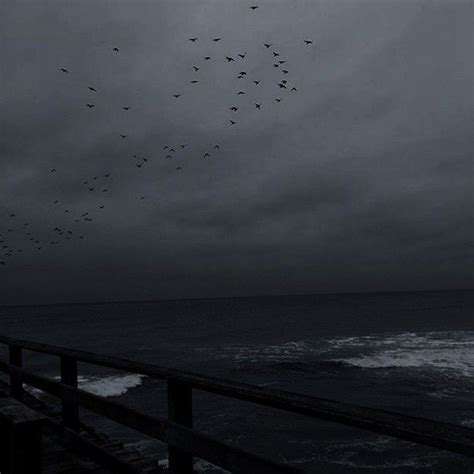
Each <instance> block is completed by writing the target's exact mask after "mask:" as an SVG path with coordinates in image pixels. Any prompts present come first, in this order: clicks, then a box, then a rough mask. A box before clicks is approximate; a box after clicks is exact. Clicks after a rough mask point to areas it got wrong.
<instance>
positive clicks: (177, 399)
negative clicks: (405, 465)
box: [0, 336, 474, 473]
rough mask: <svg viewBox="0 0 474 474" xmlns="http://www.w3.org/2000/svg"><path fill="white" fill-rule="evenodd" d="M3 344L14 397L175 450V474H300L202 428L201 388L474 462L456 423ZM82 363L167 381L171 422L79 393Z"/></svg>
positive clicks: (466, 433) (471, 438) (32, 345)
mask: <svg viewBox="0 0 474 474" xmlns="http://www.w3.org/2000/svg"><path fill="white" fill-rule="evenodd" d="M0 343H3V344H6V345H7V346H8V348H9V361H0V372H4V373H5V374H8V375H9V376H10V387H11V395H12V396H13V397H14V398H16V399H18V400H21V399H22V396H23V388H22V385H23V384H24V383H26V384H28V385H31V386H33V387H36V388H39V389H41V390H43V391H45V392H48V393H49V394H51V395H53V396H56V397H58V398H60V399H61V400H62V414H63V423H64V425H65V427H66V428H67V429H68V430H70V431H71V430H76V429H77V427H78V426H79V415H78V407H79V406H80V407H83V408H86V409H88V410H90V411H92V412H95V413H97V414H99V415H102V416H105V417H107V418H109V419H112V420H114V421H116V422H118V423H121V424H122V425H125V426H127V427H129V428H132V429H134V430H137V431H139V432H142V433H144V434H146V435H148V436H151V437H154V438H156V439H158V440H160V441H162V442H164V443H166V444H167V445H168V448H169V464H170V470H171V471H172V472H175V473H190V472H192V470H193V467H192V466H193V457H198V458H201V459H205V460H206V461H209V462H211V463H213V464H215V465H217V466H220V467H222V468H224V469H227V470H229V471H231V472H245V473H259V472H262V473H263V472H265V473H273V472H274V473H279V472H282V473H283V472H297V470H296V469H293V468H290V467H289V466H286V465H280V464H277V463H274V462H272V461H269V460H266V459H263V458H261V457H260V456H257V455H255V454H252V453H248V452H246V451H243V450H241V449H238V448H236V447H234V446H230V445H228V444H225V443H223V442H221V441H218V440H215V439H212V438H210V437H209V436H207V435H205V434H202V433H200V432H198V431H196V430H194V429H193V406H192V394H193V390H201V391H205V392H210V393H214V394H219V395H223V396H226V397H230V398H233V399H237V400H245V401H248V402H253V403H257V404H259V405H263V406H266V407H270V408H276V409H280V410H284V411H287V412H292V413H298V414H302V415H306V416H308V417H312V418H318V419H322V420H327V421H333V422H337V423H342V424H344V425H347V426H351V427H356V428H361V429H363V430H367V431H371V432H374V433H378V434H383V435H387V436H391V437H395V438H398V439H402V440H406V441H412V442H415V443H420V444H423V445H427V446H431V447H434V448H438V449H443V450H447V451H451V452H454V453H458V454H462V455H465V456H469V457H474V430H473V429H470V428H466V427H462V426H457V425H454V424H450V423H444V422H438V421H432V420H428V419H424V418H418V417H412V416H407V415H402V414H399V413H394V412H389V411H384V410H377V409H372V408H367V407H362V406H358V405H353V404H349V403H343V402H338V401H334V400H328V399H324V398H317V397H310V396H306V395H300V394H297V393H291V392H287V391H281V390H274V389H269V388H263V387H258V386H255V385H250V384H245V383H238V382H233V381H229V380H225V379H222V378H217V377H210V376H204V375H200V374H197V373H193V372H188V371H184V370H178V369H172V368H168V367H162V366H158V365H154V364H145V363H141V362H136V361H132V360H127V359H121V358H117V357H112V356H106V355H100V354H94V353H91V352H85V351H79V350H73V349H68V348H63V347H56V346H51V345H46V344H39V343H36V342H29V341H23V340H19V339H12V338H9V337H3V336H0ZM23 350H28V351H33V352H38V353H44V354H48V355H54V356H58V357H60V360H61V381H60V382H59V381H54V380H52V379H49V378H47V377H43V376H40V375H37V374H35V373H33V372H32V371H30V370H26V369H24V368H23V367H22V365H23V364H22V351H23ZM78 361H80V362H85V363H89V364H93V365H97V366H102V367H107V368H112V369H118V370H123V371H126V372H130V373H134V374H142V375H146V376H148V377H152V378H155V379H162V380H165V381H166V383H167V385H168V418H167V419H162V418H158V417H152V416H150V415H146V414H143V413H140V412H138V411H136V410H133V409H131V408H128V407H125V406H123V405H121V404H119V403H117V402H115V401H111V400H109V399H106V398H104V397H100V396H97V395H93V394H91V393H89V392H86V391H84V390H81V389H78V388H77V381H78V370H77V363H78Z"/></svg>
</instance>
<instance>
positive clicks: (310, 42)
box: [304, 40, 313, 44]
mask: <svg viewBox="0 0 474 474" xmlns="http://www.w3.org/2000/svg"><path fill="white" fill-rule="evenodd" d="M304 42H305V43H306V44H313V42H312V41H311V40H304Z"/></svg>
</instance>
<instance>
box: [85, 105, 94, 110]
mask: <svg viewBox="0 0 474 474" xmlns="http://www.w3.org/2000/svg"><path fill="white" fill-rule="evenodd" d="M86 107H89V109H92V108H93V107H95V105H94V104H86Z"/></svg>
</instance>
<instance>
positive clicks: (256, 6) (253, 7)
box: [250, 5, 258, 10]
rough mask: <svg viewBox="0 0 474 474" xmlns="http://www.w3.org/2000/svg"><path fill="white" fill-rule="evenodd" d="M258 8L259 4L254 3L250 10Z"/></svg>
mask: <svg viewBox="0 0 474 474" xmlns="http://www.w3.org/2000/svg"><path fill="white" fill-rule="evenodd" d="M257 8H258V5H253V6H251V7H250V10H256V9H257Z"/></svg>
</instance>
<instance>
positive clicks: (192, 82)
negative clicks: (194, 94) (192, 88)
mask: <svg viewBox="0 0 474 474" xmlns="http://www.w3.org/2000/svg"><path fill="white" fill-rule="evenodd" d="M198 82H199V81H196V79H194V80H193V81H191V84H197V83H198Z"/></svg>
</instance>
